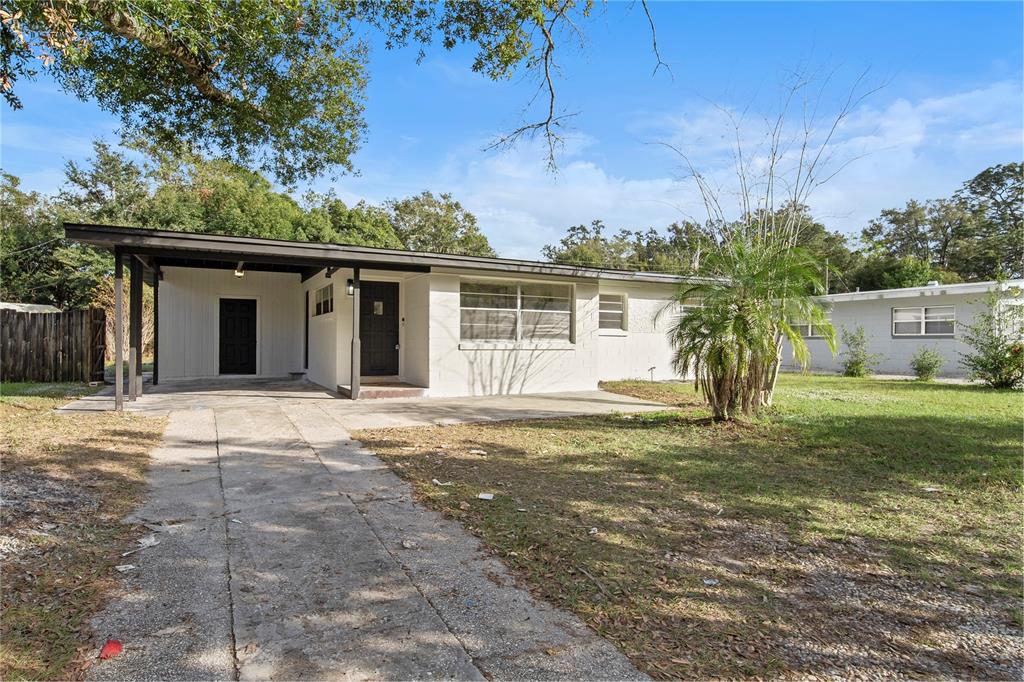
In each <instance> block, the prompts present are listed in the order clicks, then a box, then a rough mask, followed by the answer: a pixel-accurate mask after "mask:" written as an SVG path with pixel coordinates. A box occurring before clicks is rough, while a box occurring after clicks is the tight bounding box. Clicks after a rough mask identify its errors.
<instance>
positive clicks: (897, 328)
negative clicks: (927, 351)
mask: <svg viewBox="0 0 1024 682" xmlns="http://www.w3.org/2000/svg"><path fill="white" fill-rule="evenodd" d="M955 325H956V309H955V307H954V306H951V305H940V306H931V307H921V308H893V309H892V335H893V336H953V328H954V326H955Z"/></svg>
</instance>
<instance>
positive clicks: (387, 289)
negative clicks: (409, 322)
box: [359, 281, 398, 376]
mask: <svg viewBox="0 0 1024 682" xmlns="http://www.w3.org/2000/svg"><path fill="white" fill-rule="evenodd" d="M359 340H360V347H361V349H362V350H361V353H360V363H361V365H362V374H363V375H364V376H389V375H392V374H398V283H397V282H365V281H364V282H362V284H361V286H360V292H359Z"/></svg>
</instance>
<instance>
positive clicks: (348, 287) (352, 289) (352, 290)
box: [345, 279, 356, 296]
mask: <svg viewBox="0 0 1024 682" xmlns="http://www.w3.org/2000/svg"><path fill="white" fill-rule="evenodd" d="M345 293H346V294H348V295H349V296H355V294H356V285H355V282H353V281H352V280H350V279H348V280H345Z"/></svg>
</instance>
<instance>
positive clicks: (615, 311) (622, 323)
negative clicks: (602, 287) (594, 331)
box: [597, 294, 626, 331]
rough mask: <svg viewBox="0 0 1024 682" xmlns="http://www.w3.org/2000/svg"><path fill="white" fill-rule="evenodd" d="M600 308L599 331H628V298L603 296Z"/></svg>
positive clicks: (619, 295) (617, 295) (610, 295)
mask: <svg viewBox="0 0 1024 682" xmlns="http://www.w3.org/2000/svg"><path fill="white" fill-rule="evenodd" d="M599 303H600V305H599V308H598V320H597V322H598V324H597V326H598V328H599V329H618V330H620V331H624V330H625V329H626V297H625V296H623V295H622V294H601V295H600V301H599Z"/></svg>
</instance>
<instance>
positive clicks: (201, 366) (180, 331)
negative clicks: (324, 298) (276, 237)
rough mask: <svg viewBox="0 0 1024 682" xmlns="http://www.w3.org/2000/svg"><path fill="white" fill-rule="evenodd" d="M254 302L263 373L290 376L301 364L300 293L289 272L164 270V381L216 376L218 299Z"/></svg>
mask: <svg viewBox="0 0 1024 682" xmlns="http://www.w3.org/2000/svg"><path fill="white" fill-rule="evenodd" d="M222 296H226V297H231V296H238V297H249V296H252V297H256V298H257V300H258V303H257V307H258V310H259V326H260V329H259V345H260V347H259V358H260V363H259V373H260V375H261V376H267V377H275V376H286V375H287V374H288V373H289V372H293V371H299V370H300V369H301V364H302V357H301V351H302V326H301V323H302V318H301V308H302V298H301V297H302V288H301V286H300V284H299V276H298V275H296V274H289V273H275V272H255V271H253V272H247V273H246V274H245V277H242V278H238V277H235V276H234V273H233V272H232V271H231V270H213V269H206V268H174V267H168V268H164V279H163V281H162V282H161V283H160V312H161V318H162V319H161V321H160V322H161V324H160V373H161V378H167V379H182V378H200V377H210V376H216V375H217V367H216V342H217V341H216V339H217V325H218V324H219V322H220V319H219V303H218V299H219V297H222Z"/></svg>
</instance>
